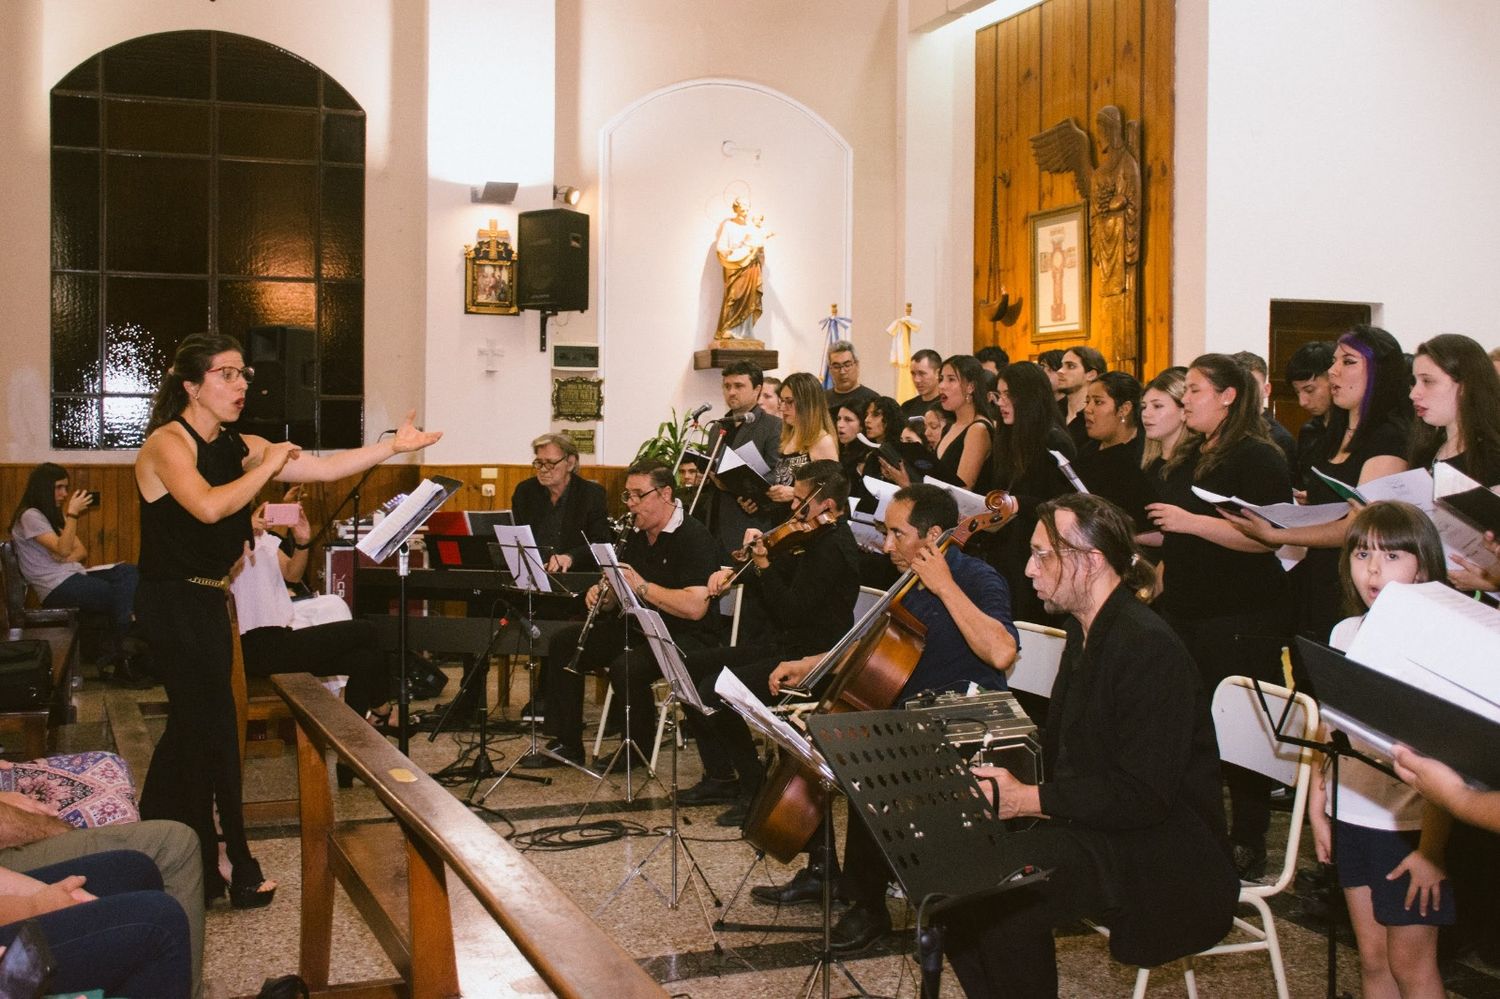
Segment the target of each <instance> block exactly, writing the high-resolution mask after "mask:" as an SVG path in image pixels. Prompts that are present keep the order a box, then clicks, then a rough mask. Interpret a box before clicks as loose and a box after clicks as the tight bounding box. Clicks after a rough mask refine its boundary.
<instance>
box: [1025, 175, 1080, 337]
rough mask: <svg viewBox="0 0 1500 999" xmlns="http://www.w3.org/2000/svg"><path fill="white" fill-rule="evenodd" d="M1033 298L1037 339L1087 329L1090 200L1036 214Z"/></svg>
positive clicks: (1032, 220)
mask: <svg viewBox="0 0 1500 999" xmlns="http://www.w3.org/2000/svg"><path fill="white" fill-rule="evenodd" d="M1027 221H1028V222H1029V223H1030V225H1031V301H1032V303H1033V310H1034V317H1033V318H1034V326H1035V329H1034V330H1033V333H1032V339H1033V340H1053V339H1062V338H1064V337H1071V338H1076V337H1077V336H1078V334H1079V333H1083V334H1085V335H1086V334H1087V333H1088V311H1089V247H1088V238H1089V222H1088V202H1086V201H1080V202H1079V203H1078V204H1076V205H1069V206H1067V207H1066V208H1054V209H1052V210H1050V211H1045V212H1033V213H1032V214H1031V215H1030V216H1028V218H1027Z"/></svg>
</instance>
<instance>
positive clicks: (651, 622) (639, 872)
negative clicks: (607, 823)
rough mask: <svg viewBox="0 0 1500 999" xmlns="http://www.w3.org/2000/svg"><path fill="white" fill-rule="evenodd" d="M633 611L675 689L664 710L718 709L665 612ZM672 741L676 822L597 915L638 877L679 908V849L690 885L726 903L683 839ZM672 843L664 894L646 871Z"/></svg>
mask: <svg viewBox="0 0 1500 999" xmlns="http://www.w3.org/2000/svg"><path fill="white" fill-rule="evenodd" d="M630 614H631V616H632V617H634V618H635V619H636V620H637V621H638V622H640V626H641V631H642V632H643V633H644V634H645V636H646V643H647V645H648V646H649V647H650V649H651V655H652V656H653V658H655V659H656V663H657V665H658V666H660V667H661V675H662V676H664V677H666V680H667V683H668V685H669V686H670V688H671V690H670V692H669V693H668V694H667V702H666V704H665V705H664V707H663V710H665V711H674V710H676V707H677V705H678V704H686V705H687V706H688V707H690V708H692V709H693V710H694V711H697V712H698V713H699V714H701V715H711V714H713V713H714V711H715V709H714V708H711V707H709V706H708V705H706V704H704V703H703V700H702V698H700V697H699V696H698V688H697V686H696V685H695V684H694V683H693V678H692V675H691V674H689V673H688V668H687V663H685V662H683V659H682V650H681V649H679V648H678V647H677V643H676V642H674V641H673V640H672V636H671V634H670V633H668V631H667V625H666V622H665V621H663V620H662V619H661V615H660V614H659V613H657V612H656V611H655V610H653V609H651V608H650V607H639V608H636V609H635V610H632V611H631V612H630ZM671 742H672V784H671V788H670V793H671V796H672V823H671V825H669V826H668V827H667V828H666V829H665V830H664V831H663V832H662V835H661V839H659V840H657V842H656V845H655V846H653V847H652V848H651V849H650V851H649V852H647V854H646V856H644V857H642V858H641V862H640V863H639V864H636V865H635V866H634V867H633V868H631V869H630V872H629V873H627V874H626V875H625V878H624V880H622V881H621V882H620V884H619V885H618V886H617V887H616V888H615V890H614V891H612V892H610V894H609V897H607V898H606V899H605V900H604V901H603V902H601V903H599V908H598V909H596V910H594V916H595V917H596V918H597V917H598V915H599V913H601V912H603V911H604V909H605V907H606V906H608V905H609V903H610V902H613V901H614V900H615V898H616V897H617V896H618V895H619V894H620V892H622V891H624V890H625V886H626V885H628V884H630V882H631V880H632V879H634V878H637V877H638V878H640V879H641V881H643V882H645V884H646V886H647V887H649V888H650V889H651V890H652V891H654V892H656V896H657V897H658V898H660V899H661V900H662V901H663V902H666V903H667V908H669V909H676V908H677V905H678V901H679V899H680V893H679V892H678V889H677V871H678V866H677V864H678V861H677V851H678V850H679V849H680V850H681V851H682V852H683V853H684V854H685V855H686V856H687V862H688V863H687V882H688V884H689V885H692V884H693V875H694V874H697V875H698V879H699V880H700V881H702V882H703V887H704V889H705V890H707V892H708V894H709V897H710V898H712V899H713V900H714V906H715V907H716V908H717V907H720V906H722V905H723V903H722V902H721V901H719V896H718V894H717V893H716V892H715V891H714V889H713V886H712V885H710V884H709V883H708V875H706V874H704V873H703V868H702V867H701V866H700V865H699V863H698V858H696V857H694V856H693V851H692V849H691V848H690V847H689V846H688V845H687V841H686V840H684V839H683V838H682V833H681V831H680V830H679V828H678V812H677V740H676V739H673V740H671ZM668 845H670V849H671V851H672V891H671V894H670V895H663V894H662V891H661V889H660V888H658V887H657V886H656V884H655V883H654V882H653V881H652V880H651V878H650V876H649V875H648V874H646V865H647V864H648V863H650V862H651V858H652V857H654V856H656V852H657V851H658V850H660V849H661V848H662V847H663V846H668ZM695 894H696V891H695ZM698 904H699V906H700V908H703V921H704V922H705V923H706V924H708V927H709V934H710V935H711V936H712V937H713V939H714V944H715V949H716V950H717V948H718V946H719V938H718V934H717V933H715V932H714V928H713V923H712V921H711V920H710V919H709V917H708V909H707V908H706V907H703V898H702V896H701V895H700V896H699V898H698Z"/></svg>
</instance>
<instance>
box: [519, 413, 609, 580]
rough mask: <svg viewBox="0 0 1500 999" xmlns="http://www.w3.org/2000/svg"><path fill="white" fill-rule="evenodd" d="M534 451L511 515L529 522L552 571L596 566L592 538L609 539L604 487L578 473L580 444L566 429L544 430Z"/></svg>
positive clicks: (534, 444) (533, 446) (526, 522)
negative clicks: (531, 473)
mask: <svg viewBox="0 0 1500 999" xmlns="http://www.w3.org/2000/svg"><path fill="white" fill-rule="evenodd" d="M531 453H532V455H533V457H532V462H531V467H532V468H534V469H536V475H534V476H532V477H531V478H529V479H524V480H522V481H521V483H520V484H519V485H517V486H516V491H515V492H513V493H512V494H511V497H510V511H511V516H512V517H514V518H515V521H516V523H517V524H530V525H531V534H532V536H533V537H535V538H536V544H537V547H538V548H539V549H541V551H542V552H543V553H544V554H546V555H547V571H548V572H567V571H568V570H569V569H572V568H574V567H575V566H576V567H577V568H578V569H579V570H580V571H581V570H585V569H592V568H594V559H593V556H591V555H590V554H589V549H588V544H589V542H591V541H595V542H597V541H608V540H610V532H609V514H608V513H607V512H606V511H605V509H604V487H603V486H601V485H599V484H598V483H597V482H590V481H589V480H588V479H585V478H583V477H582V476H580V475H577V474H576V473H577V471H578V448H577V447H576V446H575V445H574V444H573V441H572V439H570V438H569V437H568V436H567V435H566V434H542V436H540V437H538V438H537V439H536V440H534V441H532V442H531Z"/></svg>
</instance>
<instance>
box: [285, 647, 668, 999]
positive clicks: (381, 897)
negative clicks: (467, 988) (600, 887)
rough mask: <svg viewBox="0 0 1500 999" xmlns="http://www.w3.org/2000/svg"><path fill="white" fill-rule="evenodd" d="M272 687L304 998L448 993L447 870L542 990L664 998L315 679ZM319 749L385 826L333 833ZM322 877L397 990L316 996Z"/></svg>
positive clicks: (568, 902)
mask: <svg viewBox="0 0 1500 999" xmlns="http://www.w3.org/2000/svg"><path fill="white" fill-rule="evenodd" d="M272 682H273V684H274V686H275V687H276V690H277V692H278V693H279V694H280V695H281V696H282V698H283V699H285V701H286V703H287V706H288V707H289V708H290V709H291V712H292V715H293V717H295V718H296V720H297V777H298V782H299V785H300V794H299V798H300V803H301V804H300V811H301V823H302V935H301V960H300V968H299V973H300V974H301V975H302V977H303V979H305V980H306V981H307V983H308V986H309V987H310V988H311V989H312V990H313V994H314V995H321V996H332V995H341V996H348V995H355V994H357V995H359V996H361V997H370V999H374V997H377V996H391V997H396V996H402V997H405V996H409V997H410V999H429V997H445V996H456V995H459V994H460V993H459V982H458V971H457V966H456V961H455V957H454V947H453V923H452V916H451V912H450V908H449V899H448V890H447V883H446V878H447V871H448V870H449V869H451V870H452V871H453V873H454V874H456V875H457V876H458V878H459V880H461V881H462V882H463V883H464V884H465V885H467V886H468V888H469V890H470V891H472V892H473V893H474V897H475V898H476V899H477V900H478V902H479V903H480V904H481V905H482V906H483V907H484V909H485V910H486V911H487V912H488V913H489V914H490V916H491V917H493V918H494V920H495V922H496V923H498V924H499V925H500V927H501V929H503V930H504V931H505V933H506V935H507V936H509V937H510V939H511V940H512V941H513V942H514V943H515V945H516V948H517V949H518V950H519V951H520V953H521V955H522V956H523V957H525V959H526V960H527V962H529V963H530V964H531V966H532V967H533V968H535V969H536V972H537V974H538V975H539V976H540V977H541V978H542V980H543V981H544V982H546V984H547V986H548V987H549V988H551V989H552V991H553V992H554V993H555V994H556V995H558V996H560V997H563V999H571V997H578V999H598V997H601V996H609V997H610V999H627V997H633V996H641V997H645V996H652V997H655V999H664V997H665V996H666V992H665V991H664V990H663V989H662V988H661V987H660V986H659V985H657V984H656V982H655V981H653V980H652V979H651V977H650V976H649V975H647V974H646V972H645V971H644V970H642V969H641V967H640V965H638V964H637V963H636V962H635V960H634V959H632V958H631V956H630V955H629V954H627V953H625V951H624V950H622V949H621V948H620V947H619V945H618V944H616V943H615V942H614V940H613V939H611V938H610V937H609V936H608V935H607V934H606V933H605V932H604V931H603V930H602V929H601V928H600V927H599V926H598V925H597V924H596V923H595V922H594V921H593V920H592V919H590V918H589V917H588V916H587V915H586V914H585V913H584V912H583V910H581V909H580V908H578V906H577V905H576V904H574V902H573V900H572V899H571V898H569V897H568V896H567V894H565V893H564V892H563V891H562V890H561V889H559V888H558V887H557V886H556V885H554V884H553V883H552V882H551V881H549V880H548V879H547V878H546V877H545V876H543V875H542V874H541V873H540V872H539V871H537V870H536V868H535V867H533V866H532V865H531V863H530V862H529V861H528V860H526V859H525V858H524V857H522V856H521V854H520V853H519V852H518V851H517V850H516V849H515V848H514V847H513V846H511V845H510V843H509V842H507V841H506V840H505V839H504V838H503V837H501V836H500V835H499V834H498V833H497V832H495V830H493V829H491V828H490V827H489V826H488V825H486V824H485V823H484V822H483V821H482V820H480V819H479V818H478V817H477V816H475V815H474V814H473V813H472V812H470V811H469V810H468V808H467V807H465V806H464V804H463V803H462V802H461V801H459V800H458V799H457V798H455V797H454V796H453V795H452V794H451V793H449V792H448V791H447V790H445V789H444V788H442V787H440V786H439V785H438V784H437V783H436V782H435V781H434V780H432V778H430V777H428V776H427V775H426V774H425V773H423V772H422V771H421V770H420V769H419V768H418V767H417V766H416V765H415V764H413V763H412V762H411V761H410V760H408V759H407V758H406V757H405V756H402V755H401V753H400V752H398V751H397V750H396V747H395V746H393V745H391V744H390V743H389V742H387V741H386V740H385V739H384V738H382V737H381V736H380V735H379V734H377V733H376V732H375V730H374V729H373V728H371V727H370V725H369V724H367V723H366V722H365V721H364V719H362V718H360V717H359V716H358V715H357V714H355V713H354V711H352V710H350V709H349V708H348V707H347V706H346V705H345V704H344V703H343V702H342V701H340V700H339V699H338V698H336V697H334V696H333V695H332V694H330V693H329V692H328V690H327V688H325V687H324V686H323V685H322V684H321V683H320V682H319V681H318V680H317V678H315V677H313V676H311V675H309V674H306V673H293V674H280V675H278V676H275V677H273V678H272ZM330 750H331V751H332V752H334V753H335V754H336V755H337V756H338V757H339V759H341V760H343V762H345V763H346V764H348V765H349V766H350V767H352V768H353V769H354V772H355V773H356V774H357V775H358V776H359V778H360V779H361V780H362V781H364V782H365V784H367V785H368V786H369V787H370V788H371V789H373V790H374V791H375V794H376V795H377V796H378V797H379V798H380V801H381V803H382V804H383V805H384V806H385V807H386V809H388V810H389V811H390V812H391V814H392V815H393V816H394V817H395V822H394V823H360V824H355V825H349V826H344V827H337V826H335V824H334V816H333V799H332V793H331V792H330V790H329V783H328V765H327V762H326V758H325V753H326V752H328V751H330ZM403 857H404V859H405V863H402V862H401V860H402V858H403ZM335 879H337V881H338V883H339V884H341V885H343V887H344V889H345V891H346V892H347V893H348V895H349V897H350V899H351V900H352V901H353V902H354V905H355V908H356V909H358V910H359V913H360V916H361V917H362V918H363V919H364V921H365V922H366V924H368V925H369V927H370V929H371V931H372V932H373V933H374V935H375V937H376V939H377V940H379V941H380V944H381V946H382V947H383V948H384V950H385V952H386V954H387V956H388V957H389V958H390V960H391V963H392V964H393V965H395V967H396V969H397V971H398V973H399V974H400V975H401V981H398V982H389V981H387V982H368V983H362V984H361V985H358V986H351V985H340V986H338V987H336V988H334V989H330V988H329V986H328V967H329V957H330V949H331V944H332V933H333V885H334V881H335ZM471 994H478V993H471Z"/></svg>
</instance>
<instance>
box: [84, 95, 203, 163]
mask: <svg viewBox="0 0 1500 999" xmlns="http://www.w3.org/2000/svg"><path fill="white" fill-rule="evenodd" d="M104 114H105V122H104V138H105V145H106V146H107V147H108V148H109V149H130V150H139V151H141V152H147V153H201V154H204V155H206V154H208V153H210V152H212V151H213V150H212V148H211V147H210V145H209V141H208V122H209V108H208V105H207V104H157V103H154V102H151V101H107V102H105V105H104Z"/></svg>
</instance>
